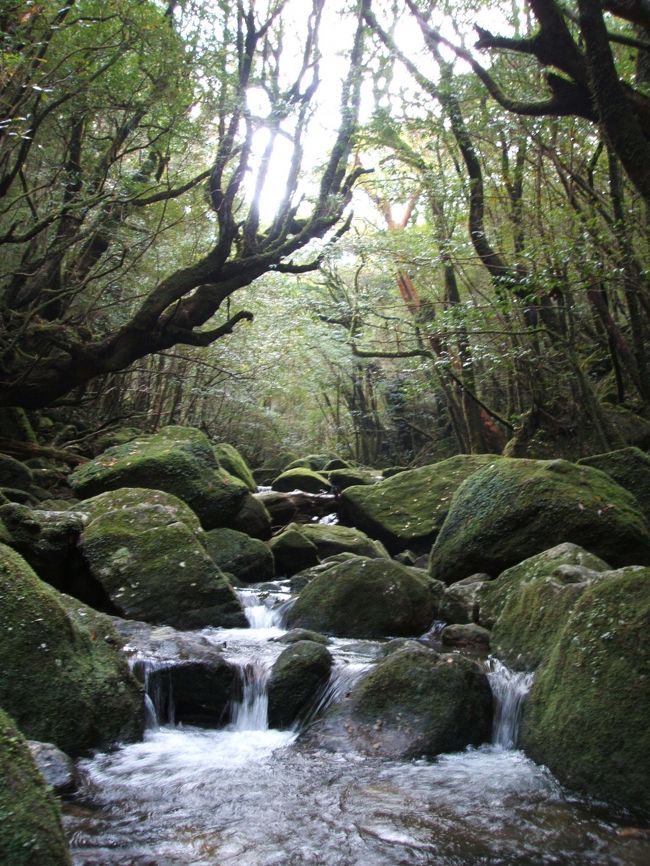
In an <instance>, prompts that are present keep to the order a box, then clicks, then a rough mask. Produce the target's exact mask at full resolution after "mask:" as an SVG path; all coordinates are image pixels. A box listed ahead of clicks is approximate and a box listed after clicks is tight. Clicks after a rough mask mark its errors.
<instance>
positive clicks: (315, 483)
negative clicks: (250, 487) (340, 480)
mask: <svg viewBox="0 0 650 866" xmlns="http://www.w3.org/2000/svg"><path fill="white" fill-rule="evenodd" d="M271 486H272V488H273V490H276V491H278V492H280V493H290V492H291V491H292V490H302V491H304V492H305V493H329V492H330V489H331V488H330V483H329V481H328V480H327V478H326V477H325V476H324V475H321V474H320V473H318V472H314V471H313V470H312V469H307V468H303V469H288V470H287V471H286V472H283V473H282V474H281V475H278V477H277V478H275V479H274V480H273V484H272V485H271Z"/></svg>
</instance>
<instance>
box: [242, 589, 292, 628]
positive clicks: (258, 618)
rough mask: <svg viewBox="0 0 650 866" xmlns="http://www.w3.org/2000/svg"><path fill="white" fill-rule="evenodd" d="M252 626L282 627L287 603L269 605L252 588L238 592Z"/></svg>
mask: <svg viewBox="0 0 650 866" xmlns="http://www.w3.org/2000/svg"><path fill="white" fill-rule="evenodd" d="M237 595H238V596H239V600H240V601H241V603H242V606H243V608H244V613H245V615H246V619H247V620H248V624H249V626H250V627H251V628H257V629H260V628H280V627H281V625H282V618H283V612H284V608H285V605H284V604H282V605H279V606H278V605H276V606H272V605H267V604H265V603H264V601H263V600H262V599H261V598H260V596H259V595H258V594H257V593H255V592H251V590H242V591H240V592H238V593H237Z"/></svg>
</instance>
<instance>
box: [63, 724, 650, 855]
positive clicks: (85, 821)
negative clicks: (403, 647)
mask: <svg viewBox="0 0 650 866" xmlns="http://www.w3.org/2000/svg"><path fill="white" fill-rule="evenodd" d="M294 740H295V734H293V733H290V732H286V731H273V730H271V731H205V730H198V729H189V728H187V729H180V728H176V729H172V728H165V729H162V730H160V731H154V732H151V733H150V734H149V735H148V737H147V739H146V741H145V742H143V743H137V744H134V745H130V746H125V747H123V748H121V749H119V750H118V751H116V752H114V753H111V754H105V755H98V756H97V757H95V758H93V759H91V760H88V761H85V762H84V763H83V770H84V773H85V775H86V779H87V783H86V789H85V799H86V801H87V802H88V803H90V804H93V805H94V811H92V812H90V813H83V811H81V812H80V810H79V809H77V814H68V816H67V818H66V824H67V828H68V831H69V834H70V836H71V838H72V840H73V854H74V862H75V864H76V866H91V864H92V866H99V864H101V866H117V864H119V866H144V864H147V866H154V864H155V866H235V864H236V866H276V864H277V866H418V864H431V866H433V864H435V866H546V864H558V866H559V864H562V866H569V864H570V866H646V864H647V863H648V860H649V858H648V855H649V854H650V845H649V843H648V842H643V841H641V840H637V839H622V838H619V837H618V836H617V835H616V832H615V828H614V827H613V826H612V825H610V824H608V823H606V822H603V821H601V820H600V819H599V816H598V813H597V812H596V811H594V810H592V809H591V808H589V807H588V806H587V805H586V804H584V803H582V802H580V801H578V800H574V799H571V798H569V797H567V795H566V794H565V793H564V792H563V790H562V788H561V787H560V786H559V784H558V783H557V782H556V781H555V779H554V778H553V777H552V776H551V774H550V773H549V772H548V771H546V770H545V769H544V768H541V767H538V766H536V765H535V764H533V763H532V762H531V761H529V760H528V759H527V758H526V757H525V756H524V755H523V754H522V753H521V752H514V751H511V752H507V751H504V750H503V749H494V748H491V747H486V748H483V749H479V750H473V751H467V752H462V753H457V754H453V755H445V756H442V757H441V758H439V759H438V760H437V761H434V762H425V761H416V762H411V763H406V762H398V761H384V760H380V759H376V758H367V757H362V756H360V755H355V754H346V755H341V754H332V753H327V752H323V751H318V750H312V749H308V748H306V747H303V746H301V745H299V744H294V745H292V743H293V742H294ZM147 858H148V859H147Z"/></svg>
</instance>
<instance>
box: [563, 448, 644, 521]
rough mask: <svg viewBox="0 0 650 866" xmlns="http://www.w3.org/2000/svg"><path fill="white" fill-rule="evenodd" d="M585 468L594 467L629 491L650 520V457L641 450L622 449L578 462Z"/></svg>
mask: <svg viewBox="0 0 650 866" xmlns="http://www.w3.org/2000/svg"><path fill="white" fill-rule="evenodd" d="M578 463H579V464H580V465H583V466H593V467H594V468H595V469H600V470H601V472H606V473H607V474H608V475H609V476H610V477H611V478H613V479H614V481H616V483H617V484H620V485H621V487H624V488H625V489H626V490H629V491H630V493H632V494H633V495H634V497H635V499H636V501H637V502H638V503H639V505H640V506H641V511H642V512H643V514H644V515H645V517H646V520H650V455H649V454H646V453H645V451H641V450H640V449H639V448H620V449H619V450H618V451H609V452H608V453H607V454H596V455H594V456H593V457H584V458H583V459H582V460H578Z"/></svg>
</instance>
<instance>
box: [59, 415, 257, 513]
mask: <svg viewBox="0 0 650 866" xmlns="http://www.w3.org/2000/svg"><path fill="white" fill-rule="evenodd" d="M69 481H70V484H71V486H72V488H73V490H74V491H75V492H76V493H77V495H79V496H80V497H81V498H83V499H85V498H87V497H92V496H96V495H97V494H100V493H104V492H106V491H109V490H118V489H119V488H123V487H139V488H150V489H152V490H162V491H164V492H166V493H171V494H173V495H174V496H177V497H178V498H179V499H182V500H183V502H185V503H186V504H187V505H189V507H190V508H191V509H192V510H193V511H194V512H195V513H196V514H197V515H198V517H199V519H200V521H201V524H202V526H203V527H204V528H205V529H213V528H215V527H217V526H226V525H228V524H229V522H230V521H231V520H233V519H234V517H235V515H236V514H237V513H238V511H239V509H240V507H241V505H242V501H243V499H244V498H245V496H246V495H247V494H248V488H247V487H246V485H245V484H244V483H243V482H242V481H240V480H239V479H238V478H235V477H233V476H232V475H230V474H229V473H227V472H225V471H224V470H223V469H220V468H219V467H218V465H217V460H216V458H215V456H214V451H213V448H212V445H211V444H210V442H209V440H208V438H207V437H206V436H205V435H204V434H203V433H201V432H200V430H195V429H193V428H191V427H164V428H163V429H162V430H160V431H159V432H158V433H156V434H155V435H153V436H144V437H141V438H139V439H133V440H132V441H130V442H127V443H125V444H124V445H117V446H115V447H113V448H109V449H108V450H107V451H104V453H103V454H100V455H99V457H96V458H95V459H94V460H91V461H89V462H88V463H85V464H84V465H83V466H80V467H79V468H78V469H77V470H75V472H73V473H72V475H71V476H70V478H69Z"/></svg>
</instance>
